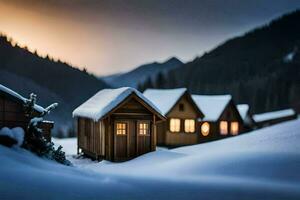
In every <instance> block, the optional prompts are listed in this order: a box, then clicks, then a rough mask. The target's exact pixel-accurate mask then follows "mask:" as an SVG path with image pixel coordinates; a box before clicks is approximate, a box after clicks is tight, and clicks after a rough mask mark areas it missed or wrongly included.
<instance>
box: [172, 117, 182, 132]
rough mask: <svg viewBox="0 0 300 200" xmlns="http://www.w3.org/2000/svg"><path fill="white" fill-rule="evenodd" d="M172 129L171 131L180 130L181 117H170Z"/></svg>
mask: <svg viewBox="0 0 300 200" xmlns="http://www.w3.org/2000/svg"><path fill="white" fill-rule="evenodd" d="M170 131H171V132H179V131H180V119H175V118H172V119H170Z"/></svg>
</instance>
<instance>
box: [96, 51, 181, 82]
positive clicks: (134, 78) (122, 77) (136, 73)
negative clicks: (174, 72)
mask: <svg viewBox="0 0 300 200" xmlns="http://www.w3.org/2000/svg"><path fill="white" fill-rule="evenodd" d="M182 64H183V63H182V62H181V61H180V60H179V59H178V58H176V57H172V58H170V59H168V60H167V61H165V62H162V63H159V62H153V63H149V64H144V65H141V66H139V67H137V68H135V69H133V70H131V71H129V72H127V73H123V74H116V75H111V76H106V77H102V80H104V81H105V82H106V83H108V84H109V85H111V86H114V87H122V86H130V87H134V88H136V87H138V85H139V84H144V82H145V81H146V80H147V79H154V78H155V76H157V75H158V74H166V73H168V71H169V70H171V69H175V68H177V67H179V66H181V65H182Z"/></svg>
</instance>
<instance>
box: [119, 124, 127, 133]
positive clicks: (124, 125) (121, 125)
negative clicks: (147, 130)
mask: <svg viewBox="0 0 300 200" xmlns="http://www.w3.org/2000/svg"><path fill="white" fill-rule="evenodd" d="M126 132H127V129H126V123H117V135H126Z"/></svg>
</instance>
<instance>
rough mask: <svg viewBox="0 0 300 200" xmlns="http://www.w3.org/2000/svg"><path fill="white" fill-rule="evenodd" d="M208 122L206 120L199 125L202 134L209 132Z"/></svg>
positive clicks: (206, 134) (205, 134)
mask: <svg viewBox="0 0 300 200" xmlns="http://www.w3.org/2000/svg"><path fill="white" fill-rule="evenodd" d="M209 129H210V127H209V123H208V122H204V123H203V124H202V125H201V133H202V135H203V136H208V134H209Z"/></svg>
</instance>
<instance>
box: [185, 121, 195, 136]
mask: <svg viewBox="0 0 300 200" xmlns="http://www.w3.org/2000/svg"><path fill="white" fill-rule="evenodd" d="M184 132H186V133H194V132H195V120H193V119H186V120H184Z"/></svg>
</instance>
